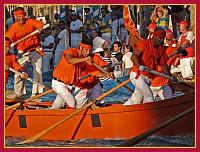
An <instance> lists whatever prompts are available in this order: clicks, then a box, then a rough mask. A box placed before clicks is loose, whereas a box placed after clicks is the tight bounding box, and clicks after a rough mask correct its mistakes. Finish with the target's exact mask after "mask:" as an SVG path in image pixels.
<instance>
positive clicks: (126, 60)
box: [122, 45, 133, 76]
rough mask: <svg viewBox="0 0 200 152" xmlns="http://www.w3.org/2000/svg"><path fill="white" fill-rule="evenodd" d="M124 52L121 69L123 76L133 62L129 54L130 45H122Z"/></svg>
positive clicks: (126, 73) (130, 53)
mask: <svg viewBox="0 0 200 152" xmlns="http://www.w3.org/2000/svg"><path fill="white" fill-rule="evenodd" d="M124 52H125V54H124V55H123V57H122V70H123V76H126V75H128V72H129V70H130V69H131V68H132V66H133V62H132V61H131V56H132V52H131V46H130V45H126V46H125V47H124Z"/></svg>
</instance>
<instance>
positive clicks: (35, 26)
mask: <svg viewBox="0 0 200 152" xmlns="http://www.w3.org/2000/svg"><path fill="white" fill-rule="evenodd" d="M14 15H15V18H16V21H17V22H15V23H14V24H13V25H12V26H11V27H10V28H9V30H8V31H7V32H6V34H5V37H6V39H7V40H8V41H10V42H11V43H14V42H16V41H18V40H20V39H21V38H23V37H24V36H26V35H27V34H30V33H31V32H33V31H35V30H39V31H41V30H42V29H43V25H44V24H43V22H41V21H37V20H35V19H31V18H26V17H25V14H24V9H23V8H22V7H17V8H15V10H14ZM7 47H8V48H9V47H10V46H7ZM16 47H17V50H18V53H17V59H18V62H19V63H20V65H21V66H22V68H23V70H24V71H27V69H28V67H29V63H31V64H32V65H33V69H34V71H33V73H34V76H33V80H34V81H37V82H39V83H42V70H41V69H42V53H41V51H40V50H39V47H40V45H39V41H38V36H37V34H35V35H33V36H30V37H29V38H27V39H25V40H23V41H21V42H19V43H18V44H17V45H16ZM25 82H26V80H25V79H21V78H20V77H19V76H18V75H15V80H14V90H15V93H16V94H14V95H13V96H12V97H10V98H16V97H23V95H24V94H26V83H25ZM42 92H43V88H42V87H39V86H37V85H36V84H33V87H32V96H34V95H36V94H37V93H42Z"/></svg>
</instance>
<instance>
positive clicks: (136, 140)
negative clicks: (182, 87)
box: [117, 107, 195, 147]
mask: <svg viewBox="0 0 200 152" xmlns="http://www.w3.org/2000/svg"><path fill="white" fill-rule="evenodd" d="M194 110H195V108H194V107H192V108H189V109H187V110H185V111H184V112H181V113H179V114H178V115H176V116H174V117H172V118H170V119H169V120H167V121H165V122H163V123H161V124H159V125H157V126H156V127H154V128H151V129H150V130H148V131H145V132H144V133H142V134H140V135H138V136H136V137H133V138H131V139H129V140H127V141H126V142H124V143H122V144H120V145H118V146H117V147H131V146H134V145H135V144H137V143H139V142H140V141H142V140H144V139H145V138H147V137H148V136H150V135H152V134H154V133H155V132H157V131H159V130H161V129H162V128H164V127H166V126H168V125H170V124H171V123H173V122H174V121H176V120H178V119H180V118H182V117H184V116H186V115H188V114H189V113H191V112H193V111H194Z"/></svg>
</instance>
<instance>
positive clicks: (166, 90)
mask: <svg viewBox="0 0 200 152" xmlns="http://www.w3.org/2000/svg"><path fill="white" fill-rule="evenodd" d="M151 90H152V92H153V96H154V100H155V99H156V96H159V97H160V100H164V99H169V98H173V97H174V95H173V92H172V89H171V87H170V86H169V85H168V84H166V85H164V86H158V87H152V86H151Z"/></svg>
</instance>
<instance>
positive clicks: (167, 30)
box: [165, 29, 173, 34]
mask: <svg viewBox="0 0 200 152" xmlns="http://www.w3.org/2000/svg"><path fill="white" fill-rule="evenodd" d="M165 32H166V34H168V33H169V34H170V33H173V32H172V30H170V29H166V31H165Z"/></svg>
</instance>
